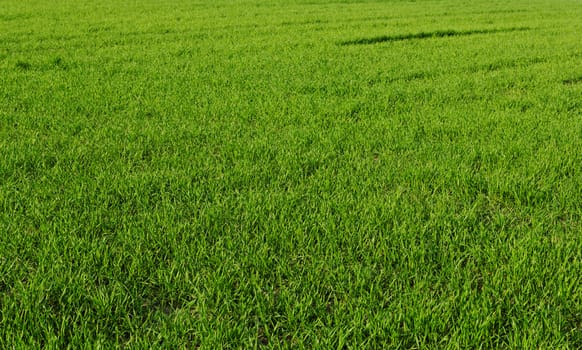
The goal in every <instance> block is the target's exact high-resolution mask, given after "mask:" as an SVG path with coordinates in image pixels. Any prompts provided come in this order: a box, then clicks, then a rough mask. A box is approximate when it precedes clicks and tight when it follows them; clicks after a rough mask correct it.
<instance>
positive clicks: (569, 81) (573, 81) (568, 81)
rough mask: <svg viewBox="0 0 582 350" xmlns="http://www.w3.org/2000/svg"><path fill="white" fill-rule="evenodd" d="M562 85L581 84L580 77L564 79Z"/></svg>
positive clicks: (581, 78)
mask: <svg viewBox="0 0 582 350" xmlns="http://www.w3.org/2000/svg"><path fill="white" fill-rule="evenodd" d="M562 83H563V84H564V85H576V84H582V76H580V77H577V78H572V79H566V80H562Z"/></svg>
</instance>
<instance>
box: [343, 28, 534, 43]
mask: <svg viewBox="0 0 582 350" xmlns="http://www.w3.org/2000/svg"><path fill="white" fill-rule="evenodd" d="M529 29H530V28H528V27H514V28H502V29H475V30H437V31H434V32H420V33H414V34H398V35H383V36H377V37H373V38H362V39H355V40H348V41H342V42H340V43H339V44H340V45H342V46H344V45H372V44H378V43H385V42H394V41H405V40H421V39H430V38H446V37H452V36H468V35H476V34H495V33H508V32H517V31H525V30H529Z"/></svg>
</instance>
